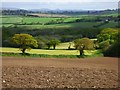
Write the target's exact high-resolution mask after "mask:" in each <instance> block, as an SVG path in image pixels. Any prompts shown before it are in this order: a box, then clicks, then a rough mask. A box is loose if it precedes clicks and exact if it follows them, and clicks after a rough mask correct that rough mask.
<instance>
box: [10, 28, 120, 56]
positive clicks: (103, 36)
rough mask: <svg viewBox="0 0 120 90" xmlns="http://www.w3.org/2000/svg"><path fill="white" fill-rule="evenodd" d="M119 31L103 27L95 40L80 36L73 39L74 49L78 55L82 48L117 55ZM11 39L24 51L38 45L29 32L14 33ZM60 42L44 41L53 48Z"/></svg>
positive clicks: (119, 43)
mask: <svg viewBox="0 0 120 90" xmlns="http://www.w3.org/2000/svg"><path fill="white" fill-rule="evenodd" d="M119 37H120V32H119V31H118V30H117V29H111V28H108V29H104V30H102V31H101V33H100V34H99V35H98V36H97V40H95V41H93V40H91V39H89V38H81V39H76V40H74V47H75V49H77V50H79V52H80V55H84V50H91V49H92V50H93V49H102V51H103V54H104V55H105V56H119V52H120V48H119V47H120V42H119V41H120V40H119ZM11 41H12V42H13V43H14V44H17V45H18V46H19V48H20V50H21V51H22V53H25V51H26V49H31V48H32V47H36V48H37V47H38V42H37V40H36V39H35V38H34V37H33V36H32V35H29V34H15V35H14V36H13V37H12V39H11ZM59 43H60V40H57V39H52V40H50V41H48V42H47V43H46V45H47V47H48V49H50V47H51V46H52V47H53V49H55V48H56V46H57V45H58V44H59Z"/></svg>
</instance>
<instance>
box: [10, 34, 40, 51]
mask: <svg viewBox="0 0 120 90" xmlns="http://www.w3.org/2000/svg"><path fill="white" fill-rule="evenodd" d="M12 42H13V43H14V44H17V45H19V48H20V49H21V51H22V53H25V50H26V49H31V48H32V47H38V44H37V40H36V39H35V38H34V37H33V36H32V35H29V34H15V35H14V36H13V37H12Z"/></svg>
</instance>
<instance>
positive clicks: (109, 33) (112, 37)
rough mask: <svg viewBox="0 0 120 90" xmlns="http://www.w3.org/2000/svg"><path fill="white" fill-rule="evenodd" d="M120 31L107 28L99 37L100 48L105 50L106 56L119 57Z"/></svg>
mask: <svg viewBox="0 0 120 90" xmlns="http://www.w3.org/2000/svg"><path fill="white" fill-rule="evenodd" d="M119 38H120V31H119V30H117V29H112V28H107V29H104V30H102V31H101V33H100V34H99V35H98V36H97V39H98V42H99V47H100V48H101V49H102V50H103V54H104V55H105V56H107V55H108V56H118V54H117V51H116V50H118V49H119V48H118V46H119V45H120V43H118V42H120V40H119Z"/></svg>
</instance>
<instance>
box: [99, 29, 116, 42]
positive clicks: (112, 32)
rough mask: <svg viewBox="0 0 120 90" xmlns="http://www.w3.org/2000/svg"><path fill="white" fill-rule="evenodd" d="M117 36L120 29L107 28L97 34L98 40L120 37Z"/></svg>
mask: <svg viewBox="0 0 120 90" xmlns="http://www.w3.org/2000/svg"><path fill="white" fill-rule="evenodd" d="M117 36H118V30H116V29H112V28H107V29H104V30H102V31H101V32H100V34H99V35H98V36H97V40H98V42H102V41H105V40H108V39H109V40H114V41H116V39H117V38H118V37H117Z"/></svg>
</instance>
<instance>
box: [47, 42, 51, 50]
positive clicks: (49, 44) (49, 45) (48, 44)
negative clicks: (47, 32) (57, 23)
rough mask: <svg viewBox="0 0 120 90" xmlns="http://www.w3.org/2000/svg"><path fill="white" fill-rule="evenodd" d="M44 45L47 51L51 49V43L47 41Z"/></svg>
mask: <svg viewBox="0 0 120 90" xmlns="http://www.w3.org/2000/svg"><path fill="white" fill-rule="evenodd" d="M46 45H47V47H48V49H50V47H51V42H50V41H48V42H47V43H46Z"/></svg>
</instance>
